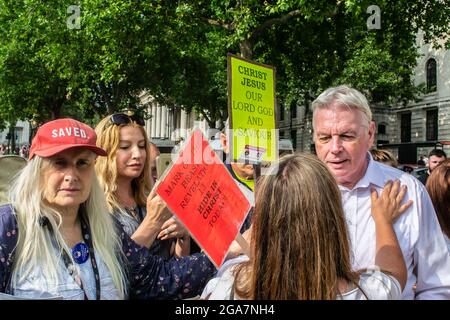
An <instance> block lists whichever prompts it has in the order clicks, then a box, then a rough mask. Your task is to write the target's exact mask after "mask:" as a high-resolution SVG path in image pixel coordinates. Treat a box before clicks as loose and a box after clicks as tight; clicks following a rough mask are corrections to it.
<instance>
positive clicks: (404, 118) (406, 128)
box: [400, 112, 411, 142]
mask: <svg viewBox="0 0 450 320" xmlns="http://www.w3.org/2000/svg"><path fill="white" fill-rule="evenodd" d="M400 141H401V142H411V112H409V113H403V114H402V115H401V120H400Z"/></svg>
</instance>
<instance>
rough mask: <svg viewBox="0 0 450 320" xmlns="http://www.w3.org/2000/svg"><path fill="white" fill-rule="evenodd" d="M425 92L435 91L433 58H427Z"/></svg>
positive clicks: (434, 64) (434, 63)
mask: <svg viewBox="0 0 450 320" xmlns="http://www.w3.org/2000/svg"><path fill="white" fill-rule="evenodd" d="M426 68H427V92H434V91H436V84H437V80H436V60H434V59H433V58H430V59H428V61H427V65H426Z"/></svg>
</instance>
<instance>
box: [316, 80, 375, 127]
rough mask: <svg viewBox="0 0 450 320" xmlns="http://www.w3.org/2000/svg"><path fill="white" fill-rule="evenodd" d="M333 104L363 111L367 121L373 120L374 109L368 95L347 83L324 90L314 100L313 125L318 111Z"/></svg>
mask: <svg viewBox="0 0 450 320" xmlns="http://www.w3.org/2000/svg"><path fill="white" fill-rule="evenodd" d="M331 105H339V106H346V107H349V108H352V109H356V110H359V111H361V112H362V113H363V114H364V116H365V118H366V120H367V122H368V123H369V124H370V122H371V121H372V111H371V110H370V106H369V102H368V101H367V99H366V97H365V96H364V95H363V94H362V93H361V92H359V91H358V90H356V89H353V88H351V87H349V86H346V85H341V86H337V87H332V88H328V89H327V90H325V91H324V92H322V93H321V94H320V95H319V96H318V97H317V98H316V99H315V100H314V101H313V102H312V110H313V126H314V124H315V121H314V120H315V116H316V112H317V111H318V110H319V109H326V108H329V107H330V106H331Z"/></svg>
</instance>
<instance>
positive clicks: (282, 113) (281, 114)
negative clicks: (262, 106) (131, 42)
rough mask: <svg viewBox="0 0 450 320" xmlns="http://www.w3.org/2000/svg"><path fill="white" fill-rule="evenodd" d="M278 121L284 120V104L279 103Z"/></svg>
mask: <svg viewBox="0 0 450 320" xmlns="http://www.w3.org/2000/svg"><path fill="white" fill-rule="evenodd" d="M280 121H284V104H282V103H280Z"/></svg>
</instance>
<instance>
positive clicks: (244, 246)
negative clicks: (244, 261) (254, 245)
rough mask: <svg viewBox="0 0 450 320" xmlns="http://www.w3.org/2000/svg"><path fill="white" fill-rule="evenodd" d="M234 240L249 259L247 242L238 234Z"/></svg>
mask: <svg viewBox="0 0 450 320" xmlns="http://www.w3.org/2000/svg"><path fill="white" fill-rule="evenodd" d="M235 240H236V242H237V243H238V244H239V245H240V246H241V248H242V251H243V252H244V254H245V255H246V256H247V257H249V258H250V246H249V244H248V242H247V240H245V239H244V237H243V236H242V234H241V233H238V234H237V236H236V239H235Z"/></svg>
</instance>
